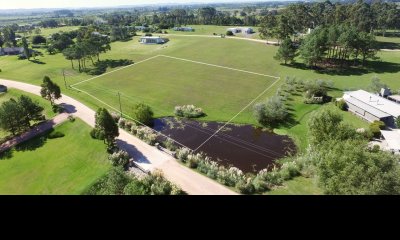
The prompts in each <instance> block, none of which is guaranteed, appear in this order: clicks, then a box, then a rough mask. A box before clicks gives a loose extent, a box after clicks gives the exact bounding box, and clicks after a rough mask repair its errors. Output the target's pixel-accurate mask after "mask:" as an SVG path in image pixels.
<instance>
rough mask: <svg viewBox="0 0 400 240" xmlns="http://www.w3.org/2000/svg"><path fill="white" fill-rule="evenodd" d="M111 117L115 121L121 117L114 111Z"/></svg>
mask: <svg viewBox="0 0 400 240" xmlns="http://www.w3.org/2000/svg"><path fill="white" fill-rule="evenodd" d="M111 117H112V118H113V119H114V121H115V122H119V119H120V118H121V115H120V114H119V113H116V112H112V113H111Z"/></svg>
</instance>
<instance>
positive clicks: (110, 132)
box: [91, 108, 119, 149]
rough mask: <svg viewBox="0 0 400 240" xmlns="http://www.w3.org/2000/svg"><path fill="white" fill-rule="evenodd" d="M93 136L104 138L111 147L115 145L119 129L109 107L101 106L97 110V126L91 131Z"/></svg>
mask: <svg viewBox="0 0 400 240" xmlns="http://www.w3.org/2000/svg"><path fill="white" fill-rule="evenodd" d="M91 136H92V137H94V138H98V139H104V141H105V143H106V144H107V146H108V147H109V149H111V148H112V147H113V146H115V138H116V137H118V136H119V129H118V125H117V123H116V122H115V120H114V118H113V117H112V116H111V114H110V113H109V112H108V110H107V109H105V108H99V109H98V110H97V111H96V115H95V127H94V130H92V132H91Z"/></svg>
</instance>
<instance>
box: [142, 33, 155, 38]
mask: <svg viewBox="0 0 400 240" xmlns="http://www.w3.org/2000/svg"><path fill="white" fill-rule="evenodd" d="M144 36H145V37H152V36H153V34H151V33H146V34H144Z"/></svg>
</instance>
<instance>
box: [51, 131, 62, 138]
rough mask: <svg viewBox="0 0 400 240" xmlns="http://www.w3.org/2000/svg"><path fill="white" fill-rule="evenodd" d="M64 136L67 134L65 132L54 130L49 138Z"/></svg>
mask: <svg viewBox="0 0 400 240" xmlns="http://www.w3.org/2000/svg"><path fill="white" fill-rule="evenodd" d="M64 136H65V134H64V133H62V132H52V133H50V134H49V136H48V138H49V139H55V138H62V137H64Z"/></svg>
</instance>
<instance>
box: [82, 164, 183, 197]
mask: <svg viewBox="0 0 400 240" xmlns="http://www.w3.org/2000/svg"><path fill="white" fill-rule="evenodd" d="M85 194H86V195H182V194H184V192H183V191H182V190H180V189H179V188H178V187H176V186H175V185H173V184H172V183H170V182H169V181H167V180H166V179H165V178H164V176H163V174H162V173H161V172H158V171H154V172H153V173H151V174H150V175H147V176H145V177H144V178H141V179H139V178H137V177H135V176H131V175H127V174H126V173H125V171H124V169H123V168H122V167H114V168H112V169H111V170H110V171H109V172H108V173H107V174H106V175H105V176H103V177H102V178H100V179H99V180H98V181H97V182H96V183H94V184H93V185H92V186H91V187H90V188H89V189H88V190H87V191H86V192H85Z"/></svg>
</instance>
